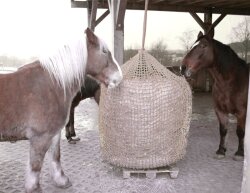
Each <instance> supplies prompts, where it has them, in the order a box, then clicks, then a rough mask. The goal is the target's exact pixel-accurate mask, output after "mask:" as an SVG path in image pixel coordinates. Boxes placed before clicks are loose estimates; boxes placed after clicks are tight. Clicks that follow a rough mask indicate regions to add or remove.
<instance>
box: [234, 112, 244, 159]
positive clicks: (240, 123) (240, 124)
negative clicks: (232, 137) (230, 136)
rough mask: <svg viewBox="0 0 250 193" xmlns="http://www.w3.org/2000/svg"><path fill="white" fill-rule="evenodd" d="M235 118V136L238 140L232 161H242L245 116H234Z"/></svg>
mask: <svg viewBox="0 0 250 193" xmlns="http://www.w3.org/2000/svg"><path fill="white" fill-rule="evenodd" d="M236 117H237V130H236V134H237V136H238V139H239V145H238V150H237V151H236V153H235V156H234V160H243V157H244V136H245V122H246V118H245V117H246V114H244V113H243V114H242V115H239V116H238V115H236Z"/></svg>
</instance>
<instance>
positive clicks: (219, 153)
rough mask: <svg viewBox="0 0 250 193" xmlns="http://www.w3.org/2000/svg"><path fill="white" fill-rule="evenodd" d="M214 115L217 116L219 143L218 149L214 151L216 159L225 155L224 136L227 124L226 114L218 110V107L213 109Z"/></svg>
mask: <svg viewBox="0 0 250 193" xmlns="http://www.w3.org/2000/svg"><path fill="white" fill-rule="evenodd" d="M215 111H216V115H217V117H218V120H219V123H220V145H219V149H218V150H217V151H216V155H217V156H216V157H217V158H218V159H222V158H224V157H225V154H226V150H227V149H226V136H227V126H228V115H227V114H225V113H223V112H221V111H219V110H218V109H216V110H215Z"/></svg>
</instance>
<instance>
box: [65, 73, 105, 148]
mask: <svg viewBox="0 0 250 193" xmlns="http://www.w3.org/2000/svg"><path fill="white" fill-rule="evenodd" d="M100 93H101V89H100V84H99V83H97V81H95V80H94V79H93V78H91V77H89V76H86V78H85V81H84V85H83V86H82V87H81V90H80V91H79V92H78V93H77V94H76V96H75V97H74V99H73V101H72V104H71V107H70V114H69V122H68V123H67V124H66V126H65V135H66V138H67V139H68V142H69V143H72V144H75V143H76V141H78V140H80V139H79V138H73V137H75V136H76V133H75V127H74V122H75V121H74V114H75V107H76V106H77V105H78V104H79V103H80V101H81V100H84V99H86V98H90V97H94V99H95V101H96V102H97V104H99V100H100Z"/></svg>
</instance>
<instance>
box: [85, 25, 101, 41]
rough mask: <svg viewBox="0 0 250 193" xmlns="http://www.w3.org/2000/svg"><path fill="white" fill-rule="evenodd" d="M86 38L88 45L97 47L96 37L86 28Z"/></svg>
mask: <svg viewBox="0 0 250 193" xmlns="http://www.w3.org/2000/svg"><path fill="white" fill-rule="evenodd" d="M85 33H86V36H87V40H88V42H89V43H91V44H93V45H98V44H99V41H98V38H97V36H96V35H95V34H94V33H93V31H92V30H91V29H89V28H87V29H86V30H85Z"/></svg>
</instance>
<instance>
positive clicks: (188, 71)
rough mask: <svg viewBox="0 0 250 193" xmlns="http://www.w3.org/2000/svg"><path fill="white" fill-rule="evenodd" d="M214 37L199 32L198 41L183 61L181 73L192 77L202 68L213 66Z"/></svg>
mask: <svg viewBox="0 0 250 193" xmlns="http://www.w3.org/2000/svg"><path fill="white" fill-rule="evenodd" d="M213 50H214V49H213V41H212V37H210V36H208V35H203V34H202V32H200V33H199V34H198V38H197V40H196V43H195V44H194V45H193V47H192V49H191V50H190V51H189V52H188V53H187V54H186V56H185V57H184V59H183V61H182V64H183V65H182V67H181V73H182V74H183V75H185V76H186V77H190V76H192V75H193V74H195V73H197V72H198V71H199V70H200V69H202V68H209V67H212V65H213V61H214V51H213Z"/></svg>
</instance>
